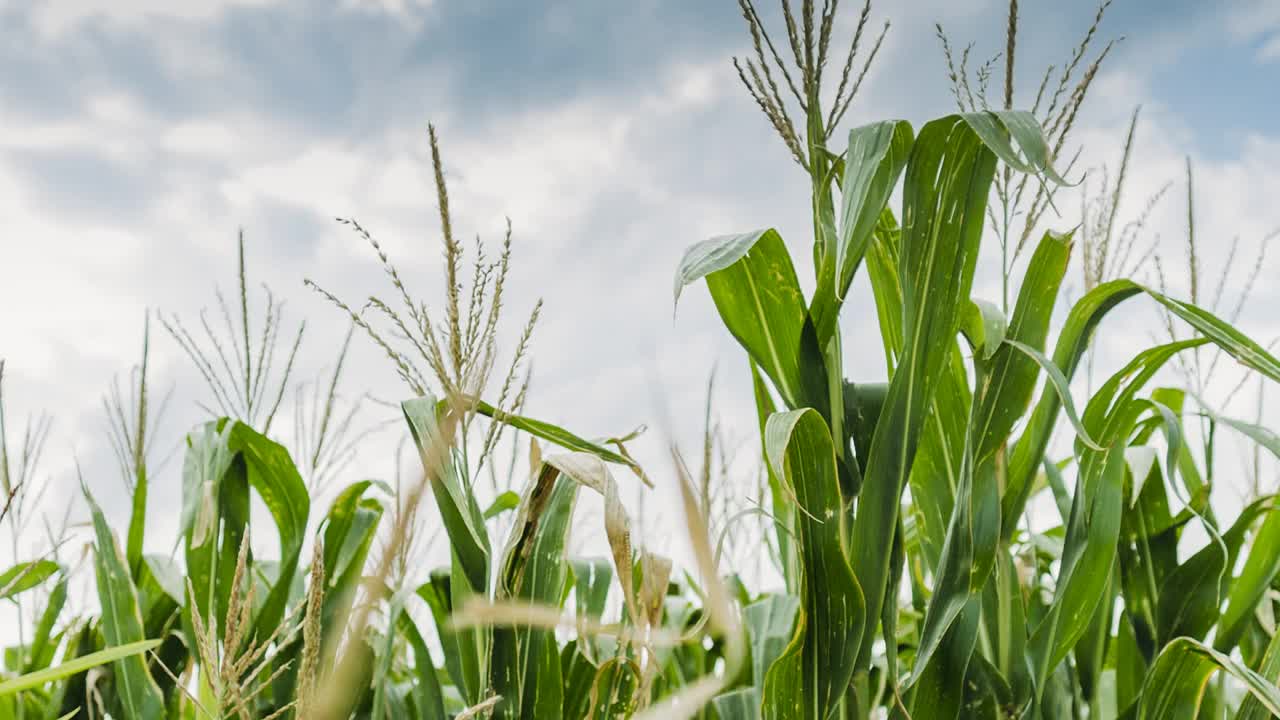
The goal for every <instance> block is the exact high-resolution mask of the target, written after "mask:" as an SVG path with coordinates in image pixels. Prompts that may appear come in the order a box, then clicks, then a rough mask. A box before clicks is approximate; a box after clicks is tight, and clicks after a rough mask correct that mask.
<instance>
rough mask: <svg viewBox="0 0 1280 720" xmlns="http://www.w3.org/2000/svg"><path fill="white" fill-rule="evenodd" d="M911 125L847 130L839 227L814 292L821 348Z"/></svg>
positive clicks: (898, 167)
mask: <svg viewBox="0 0 1280 720" xmlns="http://www.w3.org/2000/svg"><path fill="white" fill-rule="evenodd" d="M912 140H913V138H912V131H911V124H910V123H907V122H905V121H902V120H887V121H883V122H877V123H872V124H870V125H864V126H862V127H857V128H854V129H852V130H850V131H849V148H848V151H847V152H846V153H845V162H844V163H843V166H844V167H843V174H842V180H841V183H840V190H841V201H840V228H839V231H838V233H837V237H836V246H835V252H834V253H832V254H830V255H829V256H828V257H824V258H823V263H822V267H821V268H820V269H819V272H818V288H817V290H816V291H815V292H814V300H813V308H812V315H813V320H814V325H815V327H816V329H817V333H818V344H819V345H820V346H825V345H826V342H827V340H829V339H830V338H831V336H832V334H833V333H834V332H835V330H836V320H837V317H838V316H839V313H840V307H841V305H842V304H843V303H844V298H845V296H846V295H847V294H848V292H849V285H850V284H851V283H852V282H853V277H854V275H855V274H856V273H857V272H858V266H859V265H861V264H862V259H863V257H864V256H865V255H866V252H867V245H868V243H869V242H870V240H871V236H872V232H873V231H874V230H875V227H876V223H877V222H878V221H879V218H880V213H881V212H882V211H883V210H884V208H885V204H886V203H887V202H888V201H889V195H890V194H891V193H892V192H893V188H894V186H896V185H897V184H898V176H899V175H901V174H902V168H903V166H904V165H905V164H906V162H907V155H908V153H909V152H910V150H911V143H912Z"/></svg>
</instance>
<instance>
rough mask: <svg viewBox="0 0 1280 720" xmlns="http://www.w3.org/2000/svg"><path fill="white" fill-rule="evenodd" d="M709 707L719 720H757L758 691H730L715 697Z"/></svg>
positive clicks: (743, 689)
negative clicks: (712, 708)
mask: <svg viewBox="0 0 1280 720" xmlns="http://www.w3.org/2000/svg"><path fill="white" fill-rule="evenodd" d="M711 705H712V707H714V708H715V709H716V716H717V717H719V718H720V720H759V718H760V690H759V689H758V688H754V687H745V688H739V689H737V690H731V691H729V692H727V693H723V694H721V695H717V696H716V697H715V698H713V699H712V700H711Z"/></svg>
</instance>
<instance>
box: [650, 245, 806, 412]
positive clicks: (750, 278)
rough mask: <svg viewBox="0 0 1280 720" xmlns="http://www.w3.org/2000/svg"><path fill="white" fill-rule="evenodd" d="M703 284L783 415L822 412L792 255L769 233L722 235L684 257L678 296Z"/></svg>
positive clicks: (677, 288) (676, 291) (803, 308)
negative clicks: (777, 396)
mask: <svg viewBox="0 0 1280 720" xmlns="http://www.w3.org/2000/svg"><path fill="white" fill-rule="evenodd" d="M701 278H706V281H707V287H708V289H710V291H711V298H712V299H713V300H714V301H715V305H716V309H717V310H718V311H719V312H720V319H721V320H722V321H724V324H725V327H726V328H728V330H729V332H730V333H732V334H733V336H734V337H735V338H736V339H737V340H738V343H739V344H740V345H742V347H743V349H745V350H746V351H747V353H748V354H749V355H750V356H751V359H752V360H754V361H755V362H756V364H758V365H759V366H760V369H761V370H763V371H764V373H765V375H767V376H768V377H769V379H770V380H772V381H773V384H774V386H775V387H776V388H777V389H778V392H779V393H780V394H781V395H782V399H783V402H785V403H786V405H787V407H789V408H800V407H813V408H817V409H818V410H819V412H825V408H826V407H827V405H828V400H827V376H826V370H825V368H824V366H823V359H822V352H821V349H820V347H819V345H818V339H817V335H816V332H815V330H814V326H813V322H812V321H811V320H810V317H809V310H808V307H807V306H806V304H805V299H804V294H803V292H801V290H800V282H799V280H798V279H797V278H796V271H795V267H794V266H792V264H791V255H790V254H789V253H788V252H787V247H786V245H785V244H783V242H782V236H780V235H779V234H778V233H777V231H775V230H761V231H757V232H753V233H746V234H743V235H725V236H721V237H715V238H711V239H710V240H704V241H702V242H700V243H698V244H696V245H694V246H693V247H690V248H689V249H688V250H687V251H685V255H684V258H683V259H682V260H681V261H680V266H679V268H678V269H677V270H676V290H675V296H676V300H679V297H680V290H681V289H682V288H684V287H685V286H686V285H688V284H690V283H692V282H695V281H697V280H699V279H701Z"/></svg>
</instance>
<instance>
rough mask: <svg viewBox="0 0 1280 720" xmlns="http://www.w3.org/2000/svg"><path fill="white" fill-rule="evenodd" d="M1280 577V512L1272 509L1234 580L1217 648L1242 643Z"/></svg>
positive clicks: (1220, 623)
mask: <svg viewBox="0 0 1280 720" xmlns="http://www.w3.org/2000/svg"><path fill="white" fill-rule="evenodd" d="M1277 574H1280V510H1271V511H1270V512H1268V513H1267V516H1266V519H1265V520H1263V521H1262V527H1261V528H1259V529H1258V532H1257V534H1256V535H1254V537H1253V543H1252V544H1251V546H1250V547H1249V554H1248V555H1246V556H1245V560H1244V567H1242V568H1241V569H1240V574H1239V575H1238V576H1237V577H1236V578H1235V579H1234V580H1232V581H1231V583H1230V588H1231V591H1230V593H1229V594H1228V595H1227V609H1226V610H1225V611H1223V613H1222V617H1220V618H1219V619H1218V630H1217V632H1216V633H1215V634H1214V639H1213V648H1214V649H1215V650H1217V651H1218V652H1230V651H1231V649H1232V648H1234V647H1235V646H1236V644H1237V643H1239V642H1240V637H1241V635H1243V634H1244V631H1245V627H1246V623H1248V622H1249V621H1251V620H1252V619H1253V613H1254V609H1255V608H1256V607H1257V606H1258V603H1259V602H1261V601H1262V599H1263V596H1264V595H1265V594H1266V593H1267V591H1268V590H1269V589H1270V587H1271V585H1272V582H1273V581H1274V580H1275V579H1276V576H1277Z"/></svg>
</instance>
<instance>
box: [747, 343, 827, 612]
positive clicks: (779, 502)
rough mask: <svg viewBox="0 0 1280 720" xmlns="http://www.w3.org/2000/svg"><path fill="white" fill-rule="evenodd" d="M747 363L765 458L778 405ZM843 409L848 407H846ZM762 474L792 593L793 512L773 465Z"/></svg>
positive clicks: (753, 364)
mask: <svg viewBox="0 0 1280 720" xmlns="http://www.w3.org/2000/svg"><path fill="white" fill-rule="evenodd" d="M748 360H749V362H750V365H751V387H752V391H753V394H754V396H755V401H756V420H757V422H758V424H759V429H760V455H761V456H762V457H763V456H764V455H765V445H764V441H765V432H764V430H765V424H766V423H767V422H768V421H769V416H770V415H772V414H773V413H774V412H775V411H776V410H777V406H776V405H775V404H774V402H773V396H772V395H771V394H769V386H768V385H767V384H765V381H764V378H763V377H761V375H760V366H759V365H757V364H756V361H755V360H750V358H748ZM846 407H850V406H849V405H847V404H846ZM764 471H765V475H766V477H767V479H768V481H769V498H770V500H771V501H772V503H773V505H772V507H773V523H774V537H775V538H776V540H777V543H778V566H779V568H778V569H779V570H780V571H781V572H782V579H783V582H785V583H786V587H787V590H789V591H792V592H794V591H797V590H798V589H799V581H800V577H799V569H798V568H797V567H796V565H797V563H798V560H797V558H796V549H795V545H794V541H793V540H792V530H791V524H792V522H793V520H792V519H791V516H792V515H793V514H794V512H795V510H794V509H793V507H792V503H791V498H789V497H788V496H787V493H786V491H785V489H784V488H783V487H782V481H781V480H780V479H779V478H778V475H777V473H775V472H774V471H773V466H771V465H770V464H769V463H767V462H766V463H765V464H764Z"/></svg>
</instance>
